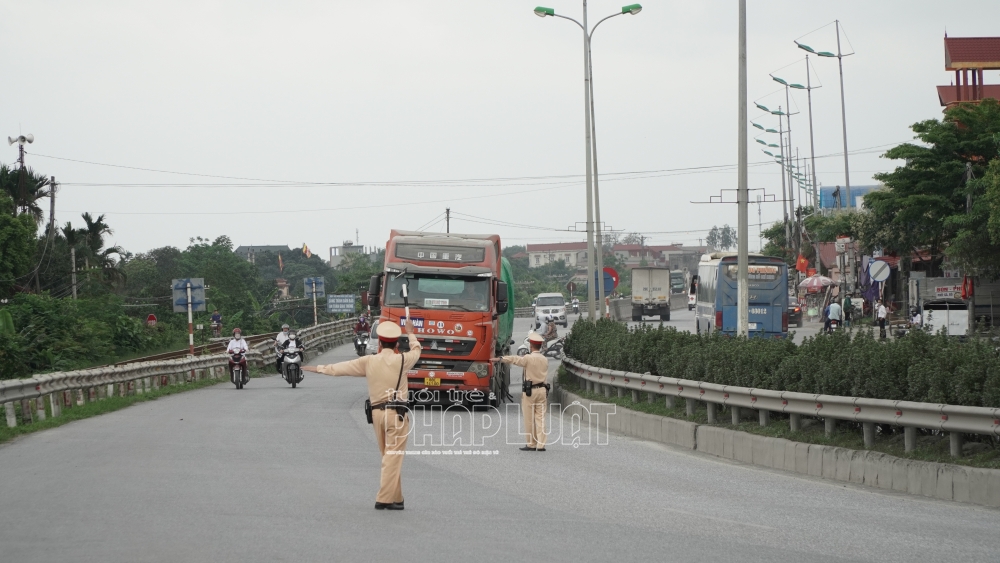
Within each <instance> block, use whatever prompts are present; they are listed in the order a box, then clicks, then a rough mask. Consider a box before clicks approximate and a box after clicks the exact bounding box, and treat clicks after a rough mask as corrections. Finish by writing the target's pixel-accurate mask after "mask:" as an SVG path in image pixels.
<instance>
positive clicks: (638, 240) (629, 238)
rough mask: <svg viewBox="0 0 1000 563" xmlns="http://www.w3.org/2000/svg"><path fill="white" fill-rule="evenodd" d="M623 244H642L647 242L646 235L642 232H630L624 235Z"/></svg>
mask: <svg viewBox="0 0 1000 563" xmlns="http://www.w3.org/2000/svg"><path fill="white" fill-rule="evenodd" d="M621 242H622V244H637V245H639V246H642V245H643V244H644V243H645V242H646V237H644V236H642V234H640V233H629V234H627V235H625V236H623V237H622V241H621Z"/></svg>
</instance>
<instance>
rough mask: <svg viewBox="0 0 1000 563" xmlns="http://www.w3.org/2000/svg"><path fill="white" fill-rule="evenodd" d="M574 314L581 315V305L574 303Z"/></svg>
mask: <svg viewBox="0 0 1000 563" xmlns="http://www.w3.org/2000/svg"><path fill="white" fill-rule="evenodd" d="M573 314H574V315H579V314H580V304H579V303H573Z"/></svg>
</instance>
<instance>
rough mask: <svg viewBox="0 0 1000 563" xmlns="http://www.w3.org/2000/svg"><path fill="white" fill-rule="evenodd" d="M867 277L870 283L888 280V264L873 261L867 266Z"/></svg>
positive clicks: (883, 261) (881, 261) (882, 261)
mask: <svg viewBox="0 0 1000 563" xmlns="http://www.w3.org/2000/svg"><path fill="white" fill-rule="evenodd" d="M868 275H869V276H870V277H871V278H872V281H877V282H884V281H885V280H887V279H889V263H888V262H886V261H885V260H873V261H872V263H871V264H869V266H868Z"/></svg>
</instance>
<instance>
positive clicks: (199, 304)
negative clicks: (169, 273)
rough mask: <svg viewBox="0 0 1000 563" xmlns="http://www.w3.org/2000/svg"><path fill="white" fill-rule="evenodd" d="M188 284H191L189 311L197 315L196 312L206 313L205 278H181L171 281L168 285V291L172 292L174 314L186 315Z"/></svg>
mask: <svg viewBox="0 0 1000 563" xmlns="http://www.w3.org/2000/svg"><path fill="white" fill-rule="evenodd" d="M188 283H190V284H191V311H192V312H194V313H197V312H198V311H206V310H207V308H206V307H205V278H181V279H176V280H173V281H171V283H170V289H171V291H172V295H171V301H172V303H173V306H174V312H175V313H187V307H188V298H187V288H188Z"/></svg>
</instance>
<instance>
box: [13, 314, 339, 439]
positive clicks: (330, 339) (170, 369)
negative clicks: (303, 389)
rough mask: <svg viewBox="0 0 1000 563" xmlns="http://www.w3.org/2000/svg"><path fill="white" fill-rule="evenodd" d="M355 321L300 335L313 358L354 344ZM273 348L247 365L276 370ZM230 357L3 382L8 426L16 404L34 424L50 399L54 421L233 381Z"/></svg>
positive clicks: (257, 351)
mask: <svg viewBox="0 0 1000 563" xmlns="http://www.w3.org/2000/svg"><path fill="white" fill-rule="evenodd" d="M353 323H354V320H353V319H346V320H341V321H334V322H331V323H324V324H321V325H318V326H315V327H308V328H305V329H302V330H300V331H299V336H300V337H301V338H302V339H303V340H304V341H305V343H306V345H307V352H308V353H309V354H316V353H318V352H322V351H324V350H326V349H328V348H330V347H331V346H333V345H335V344H337V343H338V342H339V340H342V339H349V338H350V337H351V336H352V334H353V330H352V327H353ZM270 350H271V342H270V341H265V342H261V343H258V344H255V345H253V346H251V350H250V352H249V353H247V362H248V363H250V364H253V365H255V366H258V367H260V366H264V365H270V364H271V361H272V360H271V358H273V356H271V355H269V352H270ZM228 368H229V355H228V354H225V353H221V354H213V355H208V356H197V357H187V358H183V359H174V360H161V361H155V362H139V363H133V364H127V365H121V366H104V367H100V368H92V369H84V370H76V371H68V372H55V373H47V374H40V375H35V376H32V377H31V378H29V379H11V380H3V381H0V404H3V407H4V411H5V414H6V418H7V426H8V427H11V428H13V427H15V426H17V413H16V409H15V406H14V405H15V403H17V402H20V403H21V417H22V418H23V419H24V420H25V421H27V422H32V421H36V420H39V421H40V420H45V416H46V409H45V397H48V399H49V405H50V408H49V412H50V413H51V416H59V415H60V413H61V411H62V409H63V408H64V407H71V406H72V405H73V404H76V405H83V404H84V403H86V402H91V401H95V400H101V399H105V398H107V397H113V396H126V395H130V394H142V393H146V392H149V391H152V390H154V389H158V388H160V387H161V386H165V385H171V384H179V383H186V382H189V381H197V380H201V379H209V378H211V379H220V378H226V377H227V373H226V372H227V370H228Z"/></svg>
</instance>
